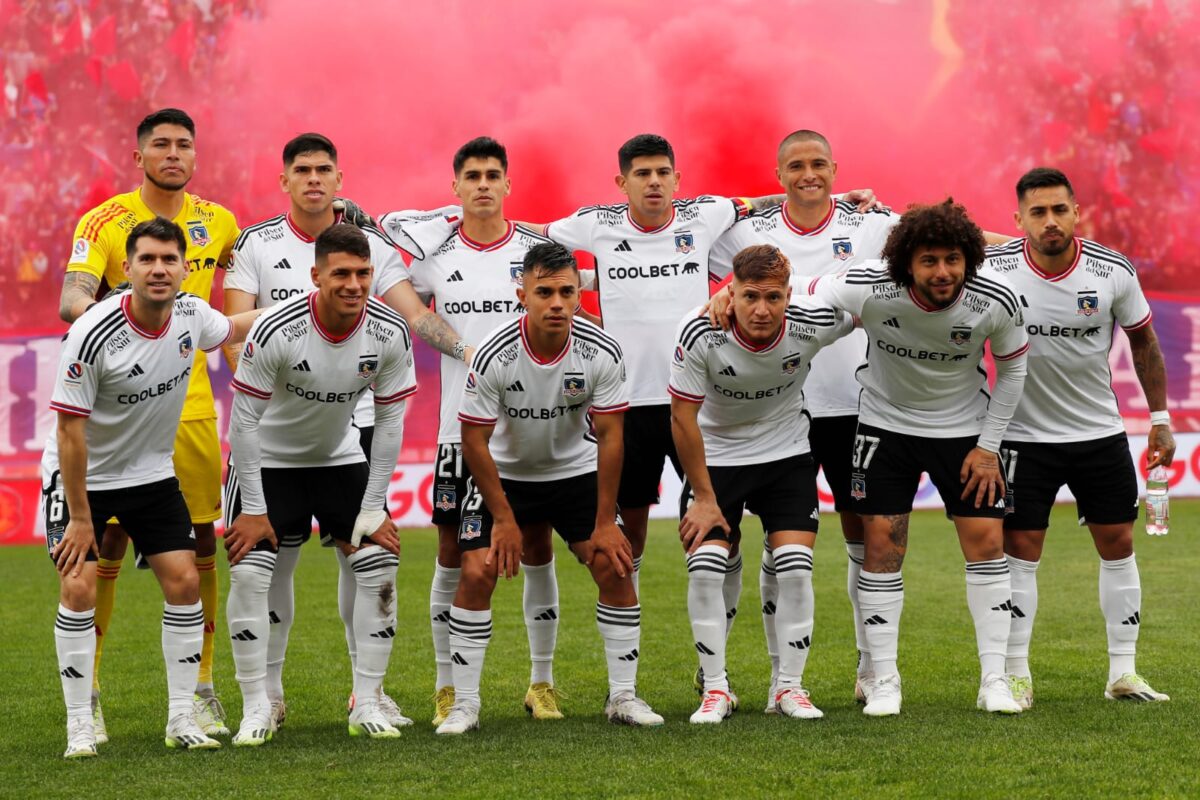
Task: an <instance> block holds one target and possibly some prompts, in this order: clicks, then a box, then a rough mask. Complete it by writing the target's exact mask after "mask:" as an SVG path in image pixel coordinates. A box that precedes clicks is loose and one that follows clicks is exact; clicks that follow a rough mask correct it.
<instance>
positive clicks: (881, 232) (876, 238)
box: [850, 211, 900, 264]
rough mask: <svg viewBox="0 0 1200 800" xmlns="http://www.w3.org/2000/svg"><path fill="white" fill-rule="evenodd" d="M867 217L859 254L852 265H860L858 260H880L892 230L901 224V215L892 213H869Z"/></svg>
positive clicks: (853, 258) (854, 257)
mask: <svg viewBox="0 0 1200 800" xmlns="http://www.w3.org/2000/svg"><path fill="white" fill-rule="evenodd" d="M865 216H866V220H864V222H865V223H866V230H865V231H864V232H863V233H864V235H863V241H862V243H861V244H859V246H858V248H857V249H858V252H857V253H855V254H854V255H853V256H851V262H850V263H852V264H854V263H858V259H874V258H879V257H880V254H881V253H883V246H884V245H885V244H887V239H888V236H889V235H891V233H892V228H895V227H896V226H897V225H899V224H900V215H899V214H893V213H892V212H891V211H868V212H867V213H866V215H865Z"/></svg>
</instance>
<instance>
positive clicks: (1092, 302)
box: [1075, 289, 1100, 317]
mask: <svg viewBox="0 0 1200 800" xmlns="http://www.w3.org/2000/svg"><path fill="white" fill-rule="evenodd" d="M1075 305H1076V309H1075V313H1076V314H1078V315H1079V316H1081V317H1090V316H1091V315H1092V314H1099V313H1100V297H1099V296H1098V295H1097V294H1096V292H1095V290H1093V289H1085V290H1083V291H1082V292H1080V293H1079V296H1078V297H1077V298H1076V299H1075Z"/></svg>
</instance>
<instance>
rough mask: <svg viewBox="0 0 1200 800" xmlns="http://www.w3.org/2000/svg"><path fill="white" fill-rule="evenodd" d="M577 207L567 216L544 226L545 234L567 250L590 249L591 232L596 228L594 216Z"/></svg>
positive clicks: (587, 250) (588, 250) (589, 250)
mask: <svg viewBox="0 0 1200 800" xmlns="http://www.w3.org/2000/svg"><path fill="white" fill-rule="evenodd" d="M584 211H585V209H582V208H581V209H579V210H578V211H576V212H575V213H574V214H572V215H571V216H569V217H563V218H562V219H560V220H556V221H554V222H551V223H550V224H549V225H547V226H546V236H548V237H549V238H551V239H553V240H554V241H556V242H558V243H559V244H561V245H562V246H563V247H565V248H567V249H568V250H584V251H586V252H589V253H590V252H591V250H592V234H593V232H594V231H595V230H596V221H595V220H596V218H595V217H594V216H592V215H590V214H585V213H584Z"/></svg>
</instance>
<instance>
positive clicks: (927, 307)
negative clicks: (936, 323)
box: [908, 286, 965, 314]
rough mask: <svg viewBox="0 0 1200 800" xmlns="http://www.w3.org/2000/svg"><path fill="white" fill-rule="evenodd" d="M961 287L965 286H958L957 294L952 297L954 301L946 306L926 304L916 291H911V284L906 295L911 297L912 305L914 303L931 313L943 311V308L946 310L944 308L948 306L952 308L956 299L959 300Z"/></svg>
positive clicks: (956, 302) (956, 303)
mask: <svg viewBox="0 0 1200 800" xmlns="http://www.w3.org/2000/svg"><path fill="white" fill-rule="evenodd" d="M963 288H965V287H960V288H959V290H958V295H957V296H955V298H954V302H952V303H951V304H950V305H948V306H945V307H943V308H938V307H937V306H931V305H926V303H925V301H924V300H922V299H921V298H920V297H919V296H917V293H916V292H914V291H913V287H911V286H910V287H908V296H909V298H911V299H912V301H913V304H914V305H915V306H916V307H917V308H919V309H921V310H922V311H926V312H929V313H931V314H932V313H935V312H938V311H945V310H946V309H948V308H954V306H956V305H958V301H959V300H960V299H961V298H962V296H963Z"/></svg>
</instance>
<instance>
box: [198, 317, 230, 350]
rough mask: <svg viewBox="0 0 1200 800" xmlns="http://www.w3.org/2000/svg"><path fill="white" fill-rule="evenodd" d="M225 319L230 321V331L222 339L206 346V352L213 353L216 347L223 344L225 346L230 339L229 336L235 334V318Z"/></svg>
mask: <svg viewBox="0 0 1200 800" xmlns="http://www.w3.org/2000/svg"><path fill="white" fill-rule="evenodd" d="M225 321H226V322H228V323H229V331H228V332H227V333H226V334H225V338H224V339H222V340H221V341H220V342H218V343H217V344H214V345H213V346H212V347H206V348H204V352H206V353H211V352H212V351H213V350H216V349H218V348H220V347H221V346H223V345H224V344H225V343H226V342H228V341H229V338H230V337H231V336H233V320H231V319H226V320H225Z"/></svg>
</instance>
